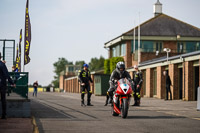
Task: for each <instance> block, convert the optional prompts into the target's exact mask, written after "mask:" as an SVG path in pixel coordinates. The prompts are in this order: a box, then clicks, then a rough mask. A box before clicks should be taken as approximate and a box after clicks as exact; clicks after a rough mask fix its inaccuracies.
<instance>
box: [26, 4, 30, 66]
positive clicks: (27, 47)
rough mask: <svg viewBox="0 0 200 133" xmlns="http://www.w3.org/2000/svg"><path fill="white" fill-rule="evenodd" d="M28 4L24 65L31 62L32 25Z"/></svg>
mask: <svg viewBox="0 0 200 133" xmlns="http://www.w3.org/2000/svg"><path fill="white" fill-rule="evenodd" d="M28 3H29V0H27V2H26V13H25V35H24V65H26V64H28V63H29V62H30V57H29V51H30V45H31V23H30V18H29V12H28Z"/></svg>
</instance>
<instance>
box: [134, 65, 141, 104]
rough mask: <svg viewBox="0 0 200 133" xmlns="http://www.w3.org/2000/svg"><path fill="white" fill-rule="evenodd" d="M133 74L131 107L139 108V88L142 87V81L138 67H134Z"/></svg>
mask: <svg viewBox="0 0 200 133" xmlns="http://www.w3.org/2000/svg"><path fill="white" fill-rule="evenodd" d="M134 69H135V71H134V74H133V82H134V83H135V84H134V87H133V96H134V101H135V102H134V104H133V105H132V106H140V98H141V96H140V90H141V87H142V82H143V79H142V72H141V71H140V70H139V69H138V66H137V65H135V66H134Z"/></svg>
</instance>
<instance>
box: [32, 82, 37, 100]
mask: <svg viewBox="0 0 200 133" xmlns="http://www.w3.org/2000/svg"><path fill="white" fill-rule="evenodd" d="M37 88H38V81H35V82H34V83H33V97H34V94H35V96H36V97H37Z"/></svg>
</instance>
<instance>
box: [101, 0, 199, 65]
mask: <svg viewBox="0 0 200 133" xmlns="http://www.w3.org/2000/svg"><path fill="white" fill-rule="evenodd" d="M157 6H159V7H161V9H162V5H161V3H160V2H159V1H158V2H157V3H156V4H155V6H154V7H155V11H154V14H155V16H154V17H153V18H151V19H149V20H147V21H146V22H144V23H142V24H141V25H140V26H136V27H134V28H133V29H131V30H130V31H128V32H125V33H123V34H122V35H120V36H118V37H116V38H114V39H112V40H110V41H108V42H106V43H105V45H104V47H105V48H107V49H108V54H109V58H111V57H116V56H122V57H124V60H125V62H126V66H127V67H132V66H134V64H138V59H140V61H139V62H143V61H147V60H150V59H154V58H158V57H162V56H165V55H166V52H165V51H163V49H164V48H169V49H171V52H170V56H174V55H178V54H183V53H189V52H193V51H196V50H200V29H199V28H197V27H195V26H192V25H190V24H187V23H185V22H182V21H180V20H178V19H176V18H173V17H170V16H168V15H166V14H163V13H162V10H161V9H160V8H159V10H156V9H157V8H156V7H157ZM138 29H140V30H138ZM138 31H140V34H138ZM134 33H135V37H134ZM138 37H140V39H138ZM134 38H135V41H134ZM138 45H140V48H138ZM138 50H140V52H139V51H138ZM156 52H157V53H159V54H158V55H156ZM138 56H139V58H138Z"/></svg>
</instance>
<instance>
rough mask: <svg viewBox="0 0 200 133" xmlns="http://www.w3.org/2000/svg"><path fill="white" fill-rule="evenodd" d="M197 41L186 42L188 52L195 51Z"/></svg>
mask: <svg viewBox="0 0 200 133" xmlns="http://www.w3.org/2000/svg"><path fill="white" fill-rule="evenodd" d="M196 44H197V42H186V52H187V53H189V52H193V51H195V50H196Z"/></svg>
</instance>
